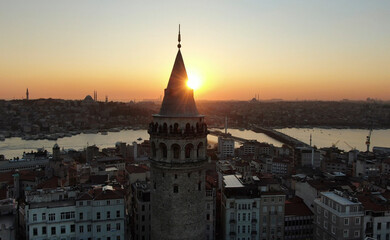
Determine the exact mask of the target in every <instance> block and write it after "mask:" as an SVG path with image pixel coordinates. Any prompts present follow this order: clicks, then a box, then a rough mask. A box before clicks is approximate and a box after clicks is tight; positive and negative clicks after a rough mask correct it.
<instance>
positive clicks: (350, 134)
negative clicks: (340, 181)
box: [276, 128, 390, 151]
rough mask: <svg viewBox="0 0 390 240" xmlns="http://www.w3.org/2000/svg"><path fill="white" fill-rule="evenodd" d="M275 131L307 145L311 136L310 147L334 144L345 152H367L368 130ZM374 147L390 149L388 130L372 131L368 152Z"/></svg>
mask: <svg viewBox="0 0 390 240" xmlns="http://www.w3.org/2000/svg"><path fill="white" fill-rule="evenodd" d="M276 130H277V131H280V132H283V133H285V134H287V135H289V136H292V137H294V138H296V139H298V140H301V141H302V142H305V143H307V144H309V143H310V134H311V135H312V145H316V146H317V147H330V146H332V144H335V145H336V147H338V148H340V149H343V150H346V151H349V150H351V149H352V148H356V149H357V150H360V151H366V150H367V146H366V136H367V135H368V134H369V130H366V129H321V128H283V129H276ZM374 146H377V147H390V129H380V130H373V131H372V134H371V145H370V151H372V148H373V147H374Z"/></svg>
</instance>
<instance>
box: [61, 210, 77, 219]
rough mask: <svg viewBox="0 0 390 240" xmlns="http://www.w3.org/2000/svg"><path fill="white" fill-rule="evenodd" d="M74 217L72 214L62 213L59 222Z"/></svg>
mask: <svg viewBox="0 0 390 240" xmlns="http://www.w3.org/2000/svg"><path fill="white" fill-rule="evenodd" d="M74 216H75V213H74V212H62V213H61V220H64V219H72V218H74Z"/></svg>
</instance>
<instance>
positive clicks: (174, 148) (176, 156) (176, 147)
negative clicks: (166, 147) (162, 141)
mask: <svg viewBox="0 0 390 240" xmlns="http://www.w3.org/2000/svg"><path fill="white" fill-rule="evenodd" d="M172 152H173V158H174V159H179V158H180V146H179V145H177V144H173V145H172Z"/></svg>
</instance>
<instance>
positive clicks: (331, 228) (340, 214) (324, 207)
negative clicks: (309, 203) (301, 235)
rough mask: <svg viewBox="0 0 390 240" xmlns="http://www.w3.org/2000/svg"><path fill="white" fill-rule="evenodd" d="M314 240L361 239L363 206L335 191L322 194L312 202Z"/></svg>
mask: <svg viewBox="0 0 390 240" xmlns="http://www.w3.org/2000/svg"><path fill="white" fill-rule="evenodd" d="M314 216H315V217H314V225H315V230H314V237H315V239H326V240H328V239H356V240H357V239H362V238H363V236H364V235H363V216H364V212H363V206H362V204H361V203H360V202H359V201H358V200H357V199H356V198H352V197H349V196H347V195H346V194H344V193H342V192H340V191H337V190H335V191H334V192H322V193H321V194H320V198H318V199H315V200H314Z"/></svg>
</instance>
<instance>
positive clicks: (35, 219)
mask: <svg viewBox="0 0 390 240" xmlns="http://www.w3.org/2000/svg"><path fill="white" fill-rule="evenodd" d="M36 221H37V215H36V214H35V213H34V214H33V222H36Z"/></svg>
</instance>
